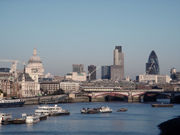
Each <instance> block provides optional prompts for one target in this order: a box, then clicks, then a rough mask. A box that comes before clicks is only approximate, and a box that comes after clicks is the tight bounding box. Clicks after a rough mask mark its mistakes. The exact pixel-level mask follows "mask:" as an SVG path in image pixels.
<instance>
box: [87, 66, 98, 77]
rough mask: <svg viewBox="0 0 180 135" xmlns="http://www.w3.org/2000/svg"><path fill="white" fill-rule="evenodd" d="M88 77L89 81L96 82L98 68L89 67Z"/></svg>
mask: <svg viewBox="0 0 180 135" xmlns="http://www.w3.org/2000/svg"><path fill="white" fill-rule="evenodd" d="M88 77H89V78H88V79H89V80H96V66H94V65H90V66H88Z"/></svg>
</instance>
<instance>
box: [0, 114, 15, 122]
mask: <svg viewBox="0 0 180 135" xmlns="http://www.w3.org/2000/svg"><path fill="white" fill-rule="evenodd" d="M11 119H12V115H11V114H8V113H0V124H7V123H9V122H8V121H10V120H11Z"/></svg>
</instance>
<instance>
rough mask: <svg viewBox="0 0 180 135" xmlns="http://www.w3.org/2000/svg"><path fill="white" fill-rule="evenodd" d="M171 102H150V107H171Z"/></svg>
mask: <svg viewBox="0 0 180 135" xmlns="http://www.w3.org/2000/svg"><path fill="white" fill-rule="evenodd" d="M173 106H174V105H173V104H152V107H173Z"/></svg>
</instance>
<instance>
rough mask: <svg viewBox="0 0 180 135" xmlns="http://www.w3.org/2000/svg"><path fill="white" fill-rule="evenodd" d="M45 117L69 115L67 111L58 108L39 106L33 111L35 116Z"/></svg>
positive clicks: (55, 106)
mask: <svg viewBox="0 0 180 135" xmlns="http://www.w3.org/2000/svg"><path fill="white" fill-rule="evenodd" d="M42 114H44V115H47V116H57V115H69V114H70V112H69V111H68V110H64V109H62V108H61V107H60V106H57V105H54V106H40V107H38V109H36V110H35V115H42Z"/></svg>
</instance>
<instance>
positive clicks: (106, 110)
mask: <svg viewBox="0 0 180 135" xmlns="http://www.w3.org/2000/svg"><path fill="white" fill-rule="evenodd" d="M99 111H100V112H101V113H112V109H111V108H110V107H108V106H106V107H105V106H102V107H101V108H100V109H99Z"/></svg>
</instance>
